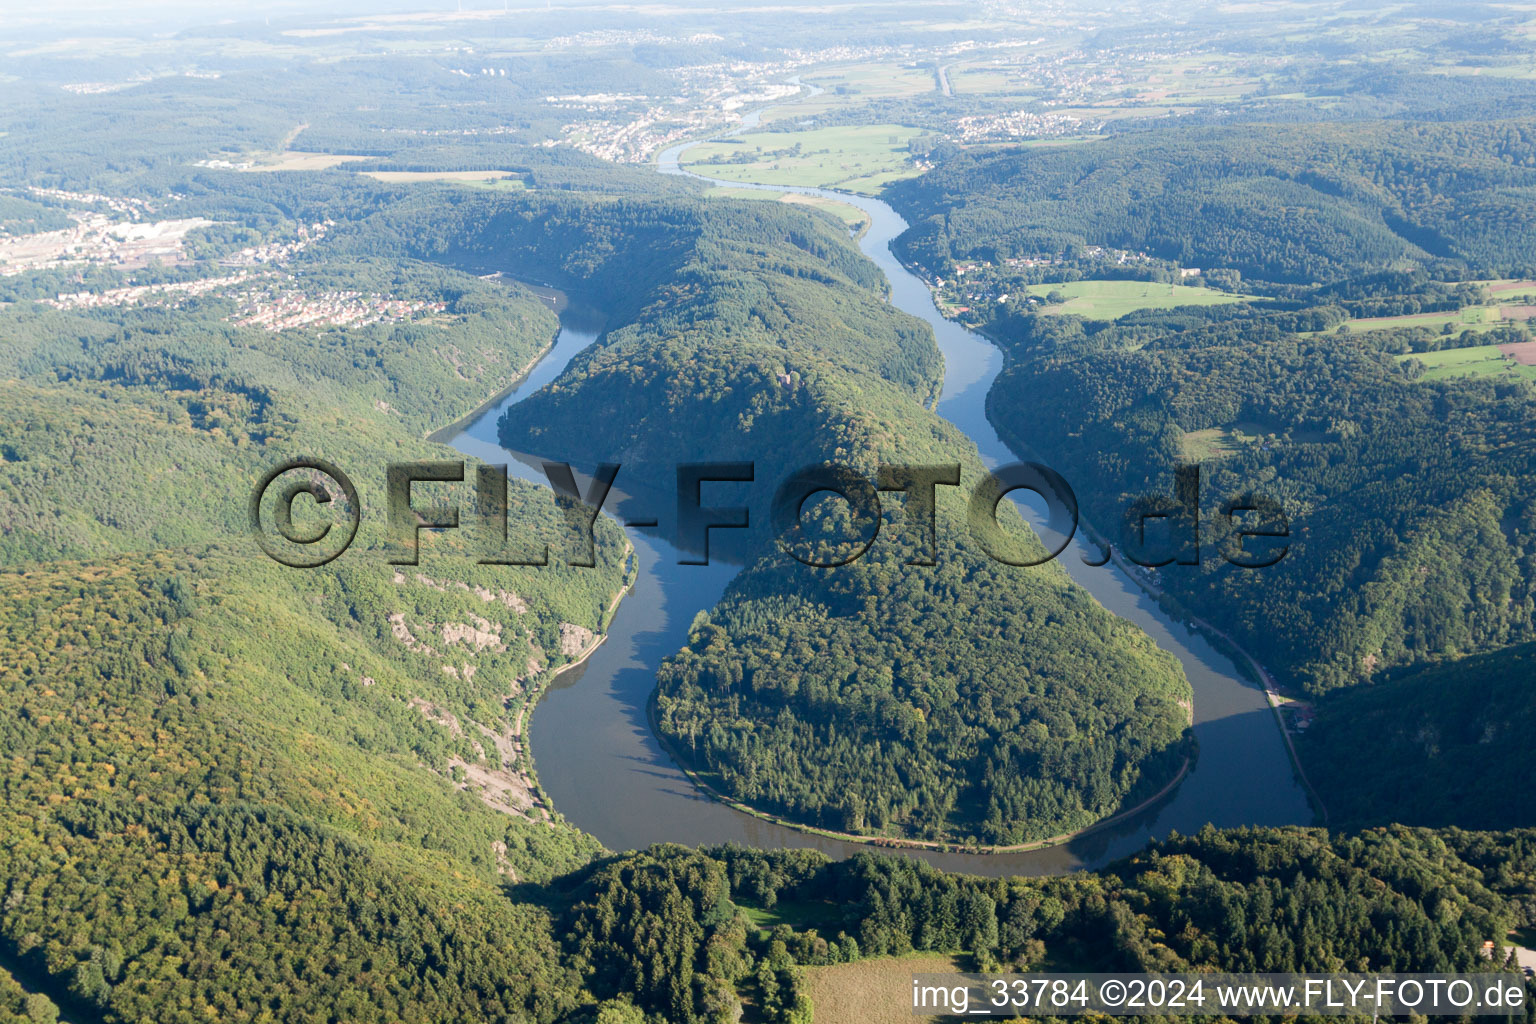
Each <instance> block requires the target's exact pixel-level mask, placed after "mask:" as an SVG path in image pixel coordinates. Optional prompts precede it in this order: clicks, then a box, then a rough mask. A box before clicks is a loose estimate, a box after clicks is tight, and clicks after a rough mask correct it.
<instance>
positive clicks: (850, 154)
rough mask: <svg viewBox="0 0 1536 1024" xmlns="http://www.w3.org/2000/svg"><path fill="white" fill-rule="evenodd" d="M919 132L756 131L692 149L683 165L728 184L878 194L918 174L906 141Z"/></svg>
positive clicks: (874, 128)
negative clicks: (908, 152) (742, 183)
mask: <svg viewBox="0 0 1536 1024" xmlns="http://www.w3.org/2000/svg"><path fill="white" fill-rule="evenodd" d="M917 134H919V132H918V130H917V129H916V128H908V127H906V126H905V125H896V124H878V125H861V126H858V127H838V128H816V129H811V130H809V131H803V132H753V133H751V134H748V135H738V136H736V137H735V138H733V139H728V140H724V141H720V142H707V143H705V144H704V145H702V146H697V147H695V148H693V149H691V150H689V151H688V153H687V155H686V156H685V157H684V160H683V163H684V166H686V167H687V168H689V169H690V170H693V171H697V172H699V173H700V174H707V175H710V176H712V177H716V178H723V179H725V180H727V181H757V182H763V183H765V184H769V185H800V186H807V185H809V186H819V187H822V188H834V187H835V188H841V189H846V190H848V191H850V192H862V193H867V194H873V193H875V192H877V191H879V190H880V188H881V187H882V186H884V185H885V184H886V183H887V182H891V181H896V180H898V179H901V178H909V177H913V176H914V175H916V174H918V173H919V171H918V170H917V168H915V167H913V166H912V164H911V163H910V162H909V161H908V159H907V142H908V141H909V140H910V139H911V138H912V137H913V136H915V135H917Z"/></svg>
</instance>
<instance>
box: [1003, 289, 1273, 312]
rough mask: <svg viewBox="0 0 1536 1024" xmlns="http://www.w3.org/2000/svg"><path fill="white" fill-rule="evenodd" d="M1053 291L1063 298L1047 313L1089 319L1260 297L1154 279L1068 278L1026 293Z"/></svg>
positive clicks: (1224, 303) (1250, 300)
mask: <svg viewBox="0 0 1536 1024" xmlns="http://www.w3.org/2000/svg"><path fill="white" fill-rule="evenodd" d="M1052 292H1060V293H1061V294H1062V295H1065V296H1066V297H1067V301H1066V302H1062V303H1057V304H1053V305H1048V306H1045V307H1043V308H1042V309H1041V310H1040V312H1042V313H1048V314H1057V315H1059V314H1067V313H1075V314H1077V315H1078V316H1081V317H1085V318H1087V319H1089V320H1118V319H1119V318H1120V317H1122V316H1125V315H1126V314H1127V313H1132V312H1135V311H1136V310H1138V309H1173V308H1174V307H1176V306H1224V305H1228V304H1230V303H1234V302H1253V301H1259V300H1257V299H1255V297H1254V296H1251V295H1233V294H1231V293H1229V292H1219V291H1215V290H1214V289H1211V288H1196V287H1194V286H1192V285H1187V284H1161V283H1158V282H1155V281H1071V282H1068V283H1066V284H1032V285H1030V286H1029V294H1031V295H1034V296H1036V297H1038V298H1042V299H1043V298H1045V297H1046V296H1047V295H1050V294H1051V293H1052Z"/></svg>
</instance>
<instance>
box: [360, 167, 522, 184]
mask: <svg viewBox="0 0 1536 1024" xmlns="http://www.w3.org/2000/svg"><path fill="white" fill-rule="evenodd" d="M363 175H364V176H365V177H369V178H373V179H374V180H375V181H383V182H389V183H391V184H398V183H402V182H415V181H460V182H464V181H467V182H476V183H490V182H495V183H497V184H501V183H503V182H505V183H506V187H509V188H522V187H524V186H523V180H522V178H520V177H518V175H517V173H516V172H515V171H364V172H363ZM514 182H515V184H514Z"/></svg>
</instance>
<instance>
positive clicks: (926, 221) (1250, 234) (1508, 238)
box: [886, 121, 1536, 284]
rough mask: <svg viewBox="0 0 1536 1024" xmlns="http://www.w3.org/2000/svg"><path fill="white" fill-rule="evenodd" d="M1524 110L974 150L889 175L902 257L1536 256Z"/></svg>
mask: <svg viewBox="0 0 1536 1024" xmlns="http://www.w3.org/2000/svg"><path fill="white" fill-rule="evenodd" d="M1533 189H1536V131H1533V129H1532V127H1531V124H1530V122H1529V121H1488V122H1458V123H1432V124H1404V123H1401V122H1354V123H1325V124H1314V125H1297V124H1285V125H1245V126H1240V127H1219V128H1209V127H1189V128H1179V127H1175V126H1170V125H1165V124H1159V125H1158V126H1157V128H1156V130H1155V131H1146V132H1127V133H1123V134H1118V135H1112V136H1109V137H1106V138H1102V139H1098V140H1093V141H1088V142H1081V143H1074V144H1071V145H1059V146H1039V147H1032V148H1028V149H1008V150H1001V151H996V150H988V151H984V152H977V153H967V154H964V155H962V156H959V157H956V158H955V159H953V160H950V161H947V162H946V163H944V164H943V165H941V166H940V167H938V168H937V169H935V170H934V171H933V172H932V173H930V174H925V175H923V176H922V177H919V178H914V179H911V180H909V181H904V182H898V183H896V184H893V185H892V186H891V187H890V188H889V189H888V190H887V193H886V195H887V198H889V199H890V201H891V203H892V205H894V206H895V207H896V208H897V209H898V210H900V211H901V212H902V213H903V215H904V216H905V217H906V218H907V220H909V221H910V222H911V223H912V228H911V229H910V230H909V231H908V232H907V233H906V234H905V235H903V237H902V238H901V240H900V241H899V243H898V251H900V253H901V254H902V256H903V257H904V258H905V259H907V260H909V261H911V262H914V263H917V264H919V265H920V266H922V267H924V268H926V269H927V270H928V271H930V272H931V273H933V274H936V275H939V276H948V275H949V273H950V271H951V270H952V266H953V263H954V262H955V261H957V260H971V259H985V260H991V261H999V260H1003V259H1008V258H1029V257H1041V256H1044V257H1052V256H1058V255H1060V254H1062V253H1065V252H1068V251H1070V250H1073V249H1081V248H1082V247H1085V246H1090V245H1098V246H1110V247H1114V248H1118V249H1131V250H1135V251H1138V252H1145V253H1148V254H1150V255H1152V256H1155V257H1158V258H1161V259H1166V260H1174V261H1178V262H1179V263H1182V264H1183V265H1185V266H1190V267H1199V268H1202V269H1204V268H1223V269H1230V270H1236V271H1238V272H1239V273H1241V275H1242V276H1243V277H1244V278H1251V279H1255V280H1257V281H1260V282H1283V283H1289V284H1310V283H1314V282H1321V281H1332V280H1337V279H1341V278H1345V277H1348V276H1351V275H1359V274H1363V273H1369V272H1372V271H1376V270H1380V269H1385V268H1388V267H1394V266H1398V265H1400V264H1402V263H1404V262H1405V261H1407V262H1411V263H1418V264H1423V265H1432V266H1439V265H1442V264H1445V263H1450V264H1454V265H1459V266H1461V267H1463V268H1464V269H1462V270H1461V271H1459V272H1461V273H1463V274H1464V275H1471V276H1488V277H1497V276H1504V275H1506V274H1511V275H1514V274H1522V273H1526V272H1528V271H1529V270H1530V269H1531V268H1536V213H1533V212H1532V211H1533V205H1532V203H1531V202H1530V196H1531V195H1532V194H1533V193H1532V190H1533Z"/></svg>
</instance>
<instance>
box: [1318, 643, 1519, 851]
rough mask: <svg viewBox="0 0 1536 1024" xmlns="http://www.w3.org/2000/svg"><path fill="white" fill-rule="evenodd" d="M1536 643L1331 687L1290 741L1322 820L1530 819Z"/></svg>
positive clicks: (1471, 822) (1480, 822)
mask: <svg viewBox="0 0 1536 1024" xmlns="http://www.w3.org/2000/svg"><path fill="white" fill-rule="evenodd" d="M1533 684H1536V647H1533V645H1531V644H1522V645H1520V646H1517V647H1511V648H1507V649H1504V650H1498V651H1493V652H1491V653H1488V654H1476V655H1471V656H1469V657H1466V658H1461V659H1458V660H1455V661H1448V662H1444V663H1441V664H1436V665H1432V666H1430V667H1427V668H1422V669H1418V670H1415V671H1411V672H1400V673H1396V674H1394V675H1390V676H1388V677H1387V678H1386V679H1383V680H1382V681H1380V682H1378V683H1375V684H1374V685H1370V686H1362V687H1354V688H1352V689H1349V690H1343V691H1340V692H1338V693H1336V694H1332V695H1330V696H1329V697H1328V698H1327V699H1326V700H1324V701H1323V702H1322V703H1321V705H1320V707H1319V715H1318V718H1317V720H1316V722H1314V723H1313V725H1312V726H1311V728H1310V729H1309V730H1308V731H1307V732H1306V734H1305V735H1304V736H1303V737H1302V738H1301V739H1300V740H1299V741H1298V742H1299V746H1300V750H1301V755H1302V757H1304V758H1305V759H1306V764H1307V772H1308V774H1309V775H1310V776H1311V778H1312V780H1313V783H1314V785H1317V786H1319V787H1320V788H1321V789H1323V790H1324V791H1325V792H1326V793H1327V794H1328V812H1329V815H1330V820H1332V821H1334V822H1337V823H1340V824H1344V825H1352V826H1363V825H1377V824H1382V823H1384V822H1389V821H1397V822H1404V823H1407V824H1412V825H1448V824H1457V825H1462V826H1464V827H1468V828H1510V827H1514V826H1515V825H1517V824H1519V823H1521V822H1526V821H1530V820H1531V816H1532V814H1533V812H1536V796H1533V794H1532V791H1531V787H1529V786H1527V785H1525V776H1526V765H1527V764H1528V763H1529V758H1530V736H1531V727H1532V723H1531V722H1530V720H1529V718H1530V714H1531V700H1530V693H1531V687H1532V685H1533Z"/></svg>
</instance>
